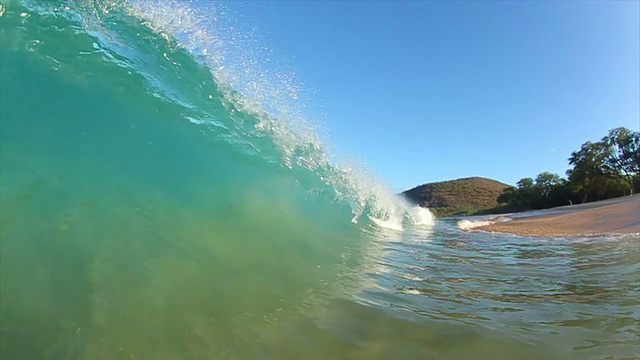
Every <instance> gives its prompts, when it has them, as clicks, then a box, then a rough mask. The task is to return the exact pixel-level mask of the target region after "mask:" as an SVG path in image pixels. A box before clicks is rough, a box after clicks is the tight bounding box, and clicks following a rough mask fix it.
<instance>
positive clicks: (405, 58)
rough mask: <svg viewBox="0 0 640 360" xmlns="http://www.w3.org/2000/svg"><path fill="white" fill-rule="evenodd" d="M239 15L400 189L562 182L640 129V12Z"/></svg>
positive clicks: (430, 9) (618, 7)
mask: <svg viewBox="0 0 640 360" xmlns="http://www.w3.org/2000/svg"><path fill="white" fill-rule="evenodd" d="M229 5H230V7H232V8H234V11H237V12H238V13H239V14H241V15H242V17H241V19H240V21H241V22H245V23H247V24H249V25H250V26H251V27H255V28H256V29H257V32H258V33H259V34H260V37H261V41H262V42H264V45H265V46H268V47H270V48H271V49H273V50H274V51H275V53H276V54H277V56H279V57H280V58H282V59H285V60H286V61H288V62H289V63H290V64H291V66H292V67H293V68H294V69H295V70H296V71H297V72H298V73H299V74H301V77H302V79H303V80H304V81H305V83H306V86H307V87H309V88H311V89H313V90H317V91H318V94H319V97H318V98H319V99H320V100H319V101H320V102H321V104H320V105H322V107H323V109H322V112H323V113H324V119H323V120H324V122H325V124H326V127H327V128H328V129H329V138H330V141H331V142H332V143H333V144H334V145H335V147H336V148H337V149H339V151H340V152H344V153H346V154H350V155H354V156H355V157H360V158H364V159H365V161H366V163H367V166H368V167H370V168H371V169H373V170H374V171H375V172H377V173H378V174H380V175H381V176H382V177H383V178H384V179H386V180H387V181H388V183H389V184H390V185H391V186H392V187H393V188H394V189H395V190H404V189H407V188H409V187H413V186H415V185H418V184H422V183H425V182H430V181H439V180H447V179H454V178H460V177H468V176H484V177H489V178H494V179H497V180H500V181H503V182H507V183H510V184H514V183H515V182H516V181H518V180H519V179H520V178H523V177H526V176H531V177H535V175H537V174H538V173H540V172H542V171H551V172H555V173H558V174H560V175H562V176H564V172H565V170H566V169H567V168H568V164H567V158H568V157H569V155H570V153H571V151H574V150H577V149H579V147H580V145H581V144H582V143H583V142H585V141H587V140H598V139H600V138H601V137H602V136H604V135H605V133H606V132H607V130H608V129H611V128H614V127H618V126H626V127H629V128H632V129H634V130H638V129H639V127H640V20H639V18H640V2H639V1H622V2H614V1H603V2H596V1H571V2H559V1H544V2H536V1H528V2H519V1H513V2H509V1H497V2H489V1H469V2H449V1H443V2H437V1H415V2H400V1H394V2H382V1H353V2H342V1H335V2H329V1H319V2H310V1H309V2H295V1H280V2H274V1H269V2H258V1H248V2H243V3H231V4H229Z"/></svg>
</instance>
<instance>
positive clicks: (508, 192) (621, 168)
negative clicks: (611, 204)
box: [498, 127, 640, 211]
mask: <svg viewBox="0 0 640 360" xmlns="http://www.w3.org/2000/svg"><path fill="white" fill-rule="evenodd" d="M568 160H569V165H570V166H571V168H570V169H569V170H567V172H566V176H567V177H566V178H562V177H560V176H559V175H558V174H553V173H550V172H542V173H540V174H538V176H536V178H535V179H533V178H530V177H526V178H523V179H521V180H520V181H518V183H517V186H516V187H511V188H507V189H505V190H504V192H503V193H502V194H501V195H500V196H499V197H498V202H499V203H501V204H503V207H507V208H508V209H509V210H510V211H520V210H531V209H545V208H550V207H554V206H560V205H569V204H576V203H584V202H589V201H597V200H604V199H608V198H613V197H619V196H624V195H630V194H634V193H638V192H640V132H638V131H632V130H629V129H627V128H624V127H619V128H616V129H612V130H609V132H608V133H607V135H606V136H604V137H603V138H602V139H601V140H600V141H597V142H591V141H587V142H585V143H584V144H582V146H581V147H580V150H577V151H574V152H572V153H571V156H570V157H569V159H568Z"/></svg>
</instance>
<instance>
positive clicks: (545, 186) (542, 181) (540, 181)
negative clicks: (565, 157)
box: [535, 171, 563, 197]
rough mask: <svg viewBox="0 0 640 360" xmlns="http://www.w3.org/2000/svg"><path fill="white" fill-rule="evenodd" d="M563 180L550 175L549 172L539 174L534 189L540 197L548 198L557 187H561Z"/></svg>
mask: <svg viewBox="0 0 640 360" xmlns="http://www.w3.org/2000/svg"><path fill="white" fill-rule="evenodd" d="M562 183H563V180H562V178H561V177H560V176H559V175H558V174H552V173H550V172H546V171H545V172H541V173H540V174H538V176H537V177H536V185H535V187H536V189H537V190H538V193H539V194H540V196H542V197H548V196H549V194H550V193H551V191H553V189H554V188H555V187H557V186H559V185H562Z"/></svg>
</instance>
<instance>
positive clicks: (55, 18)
mask: <svg viewBox="0 0 640 360" xmlns="http://www.w3.org/2000/svg"><path fill="white" fill-rule="evenodd" d="M0 4H1V8H0V14H1V15H0V358H2V359H389V358H397V359H514V358H516V359H567V358H569V359H573V358H575V359H605V358H607V359H637V357H638V354H639V353H640V329H639V325H638V323H639V321H640V305H639V300H638V297H639V296H640V265H639V262H640V241H639V236H638V235H637V234H632V235H629V236H620V237H588V238H547V239H541V238H536V239H533V238H521V237H515V236H508V235H495V234H487V233H480V232H465V231H462V230H459V229H458V228H457V227H456V224H455V222H453V221H448V220H437V221H434V220H433V219H432V218H431V216H430V214H429V213H428V212H427V211H426V210H421V209H416V208H414V207H413V206H411V205H409V204H406V203H405V202H404V201H403V200H402V199H399V198H396V196H395V195H393V194H392V193H391V192H390V191H389V190H387V189H386V188H385V187H384V185H382V184H381V182H380V181H378V180H375V178H374V177H373V176H370V175H368V173H367V172H366V171H362V170H361V169H359V168H358V167H357V166H356V167H353V166H346V165H338V164H335V163H334V162H332V161H330V156H329V155H328V154H327V151H326V150H325V148H326V146H325V145H324V144H323V143H322V142H321V141H320V140H319V139H318V138H317V136H316V135H315V131H314V130H313V128H312V126H310V125H309V123H310V121H307V120H305V118H304V114H303V113H302V112H301V111H300V107H298V106H297V105H296V104H297V100H298V90H296V89H295V87H294V86H293V85H292V84H291V83H290V82H288V80H286V79H285V80H282V79H281V77H279V76H277V75H278V74H279V73H278V71H277V69H275V70H273V69H269V68H268V66H266V65H264V64H261V63H260V61H261V59H260V57H259V56H256V55H255V53H254V52H253V51H252V50H251V46H255V44H254V43H252V42H250V41H246V42H243V40H242V37H239V36H238V34H237V33H233V32H231V31H230V30H229V29H230V27H229V26H227V25H228V23H227V25H220V23H221V22H223V20H224V19H223V16H222V13H221V12H220V10H219V9H221V8H224V7H223V6H222V5H220V7H216V6H217V5H216V4H204V5H203V4H202V3H188V2H181V1H179V2H162V1H157V2H155V1H154V2H146V1H118V2H113V1H31V0H25V1H0ZM199 6H200V7H199ZM201 7H204V9H202V8H201ZM216 11H219V13H216ZM227 20H228V19H227ZM274 74H275V75H274Z"/></svg>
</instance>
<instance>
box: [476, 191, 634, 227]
mask: <svg viewBox="0 0 640 360" xmlns="http://www.w3.org/2000/svg"><path fill="white" fill-rule="evenodd" d="M548 211H550V212H552V213H550V214H534V215H531V216H525V217H519V218H514V219H512V220H510V221H504V222H496V223H493V224H490V225H484V226H478V227H474V228H472V229H470V230H481V231H488V232H501V233H510V234H515V235H525V236H552V235H606V234H634V233H640V195H634V196H627V197H622V198H617V199H609V200H603V201H598V202H592V203H586V204H579V205H572V206H562V207H559V208H553V209H548Z"/></svg>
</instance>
